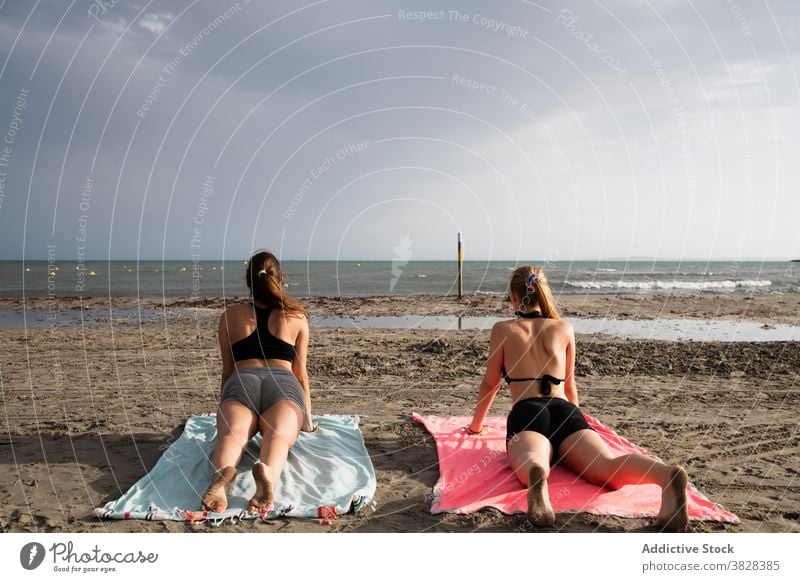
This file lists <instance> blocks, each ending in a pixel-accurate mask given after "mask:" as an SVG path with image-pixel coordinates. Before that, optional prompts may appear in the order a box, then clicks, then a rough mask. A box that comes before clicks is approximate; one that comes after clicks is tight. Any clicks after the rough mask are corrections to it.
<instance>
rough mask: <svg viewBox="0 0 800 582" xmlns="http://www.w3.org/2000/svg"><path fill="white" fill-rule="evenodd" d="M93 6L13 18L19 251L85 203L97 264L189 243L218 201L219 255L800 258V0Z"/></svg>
mask: <svg viewBox="0 0 800 582" xmlns="http://www.w3.org/2000/svg"><path fill="white" fill-rule="evenodd" d="M69 6H70V4H69V3H66V2H64V3H50V4H46V5H45V4H40V5H37V6H36V9H35V10H34V11H33V13H32V14H30V10H31V5H30V4H29V3H27V2H22V1H19V0H17V1H11V0H9V1H8V2H6V3H5V4H4V5H3V8H2V10H0V51H2V52H0V56H1V57H2V59H0V61H5V60H6V57H8V60H7V65H6V67H5V69H4V71H3V74H2V78H1V79H0V81H2V83H1V84H0V86H2V93H1V94H0V133H2V134H5V133H6V129H7V128H8V127H9V123H11V120H12V117H13V112H14V109H15V103H16V102H17V97H18V94H19V92H20V90H21V89H26V90H28V91H29V98H28V106H27V108H26V109H25V110H24V115H23V118H22V126H21V128H20V130H19V132H18V134H17V136H16V140H15V143H14V144H13V151H12V154H11V158H10V163H9V165H8V167H7V168H0V170H5V171H6V173H7V177H6V180H5V182H4V184H5V185H4V190H3V194H4V198H2V199H0V200H1V201H2V205H0V243H2V247H0V248H2V252H1V253H0V258H5V259H12V258H19V257H21V256H22V254H23V251H24V253H25V256H26V257H29V258H37V257H42V256H44V255H45V253H46V247H47V245H48V244H56V245H57V248H58V250H59V255H60V256H61V257H62V259H64V260H68V259H70V258H73V257H74V255H75V253H76V242H75V236H76V230H77V229H78V224H79V221H80V220H81V217H82V216H84V217H85V218H86V219H87V220H86V221H87V222H88V228H87V232H88V236H87V241H86V246H87V248H88V254H89V255H90V256H92V257H97V258H104V257H108V256H109V253H110V254H111V256H112V258H117V257H120V258H128V257H136V256H141V257H146V258H159V257H162V256H165V257H166V258H182V257H187V256H188V255H189V253H190V245H189V243H190V240H191V238H192V236H193V233H194V232H195V228H197V227H198V225H197V222H196V221H197V220H198V213H199V212H200V211H202V210H203V208H202V206H201V205H202V204H206V206H207V207H208V208H207V212H204V215H203V216H202V223H201V225H200V226H201V231H202V236H201V238H202V243H201V247H200V252H201V254H202V256H203V258H208V259H211V258H219V257H222V256H223V254H224V256H225V257H226V258H239V257H240V256H242V255H246V254H247V253H248V252H250V250H251V249H252V248H254V247H264V246H269V247H272V248H279V247H280V248H281V251H282V254H283V256H285V257H287V258H300V257H305V256H307V255H310V256H312V257H315V258H317V257H318V258H334V257H335V256H337V253H340V255H341V256H342V257H345V258H364V259H369V258H384V259H386V258H390V257H391V256H392V248H393V247H395V246H396V245H397V244H398V241H400V240H401V239H402V237H403V236H405V235H406V234H409V235H410V236H411V238H412V239H414V241H415V249H416V251H415V252H416V253H417V254H416V255H415V258H416V259H422V258H439V257H444V256H448V255H449V252H450V250H451V249H450V246H452V245H451V244H450V243H451V239H452V238H453V236H454V233H455V231H456V230H457V229H461V230H463V231H464V232H465V238H466V240H468V241H469V247H468V248H469V249H470V252H471V253H473V254H472V256H473V257H475V258H498V259H499V258H515V257H517V256H519V255H520V254H522V255H524V256H526V257H530V256H542V254H543V253H544V252H551V253H555V254H557V255H558V256H559V257H560V258H562V259H569V258H589V257H597V256H598V255H602V256H628V255H636V256H641V255H656V256H664V257H667V256H669V257H674V256H692V257H703V258H705V257H711V258H714V257H733V256H739V255H742V256H748V257H757V256H768V257H784V256H787V255H789V254H791V253H793V252H794V253H796V252H797V251H798V250H800V249H798V248H797V247H798V244H799V243H800V241H798V240H797V236H796V228H795V227H794V225H793V221H792V217H793V216H797V213H798V210H800V207H799V205H800V203H798V201H797V197H796V196H793V195H792V193H793V192H795V191H796V188H797V186H798V182H800V180H798V174H797V172H798V170H797V169H796V164H795V163H793V160H794V159H796V158H797V155H798V153H800V152H798V147H797V143H796V140H794V139H793V137H792V136H794V135H796V134H797V130H798V129H800V128H798V116H797V103H798V97H800V90H798V79H797V65H798V63H797V60H798V59H797V54H798V40H797V31H796V30H795V29H794V28H792V26H793V24H792V23H796V22H797V12H798V7H797V6H796V5H790V4H785V3H769V4H763V5H758V6H755V5H743V4H742V5H740V4H737V3H735V2H719V3H703V4H700V5H698V4H689V3H684V2H669V3H665V2H658V3H650V4H649V5H648V4H636V5H631V4H630V3H628V2H622V1H618V2H606V3H603V4H602V5H601V4H592V5H589V4H586V3H578V2H571V3H564V4H553V3H541V5H540V6H541V7H537V5H535V4H533V3H528V2H522V1H520V2H504V3H501V4H498V3H492V2H488V1H485V2H478V1H472V2H457V3H456V2H434V3H431V2H388V1H383V2H366V1H365V2H355V3H346V4H343V3H335V2H316V3H314V2H309V3H308V4H307V5H306V7H302V6H301V5H298V4H296V3H294V2H288V1H286V2H270V3H268V4H266V3H265V4H261V3H248V2H245V1H244V0H240V1H239V2H238V3H236V2H232V3H215V2H208V1H202V2H200V1H198V2H186V1H185V0H184V1H183V2H170V3H164V2H161V3H159V2H150V3H145V2H142V1H139V2H137V3H132V2H124V1H121V2H117V3H113V2H106V4H105V6H106V8H105V13H101V12H100V9H99V8H97V7H98V6H100V4H98V3H92V2H89V1H80V0H79V1H76V2H75V3H74V4H73V5H72V7H71V9H69V10H68V7H69ZM93 6H94V7H95V8H93ZM90 11H91V12H94V14H90ZM419 11H424V12H426V13H428V14H426V15H425V16H426V18H425V19H422V18H421V17H420V15H419V14H417V12H419ZM456 12H457V14H456ZM29 14H30V18H29ZM26 20H27V23H26ZM24 23H26V24H24ZM23 24H24V28H23ZM20 31H21V34H19V39H18V40H16V44H15V39H16V38H17V35H18V33H20ZM87 32H88V36H87ZM12 46H13V50H12ZM45 47H46V50H45ZM62 78H63V81H62ZM357 144H366V145H364V147H363V148H362V149H361V150H358V149H356V150H355V151H354V152H350V151H349V150H348V147H353V146H356V145H357ZM341 152H346V153H344V154H342V153H341ZM340 158H341V159H340ZM330 159H332V160H334V161H333V163H328V162H327V160H330ZM34 160H35V166H34ZM321 167H322V168H325V170H324V171H322V172H320V171H318V169H319V168H321ZM209 176H210V177H211V178H212V181H213V185H214V187H213V191H214V192H213V196H211V197H208V196H204V194H203V184H204V182H206V181H207V180H208V178H209ZM87 179H89V180H91V183H92V185H93V191H92V192H91V196H90V198H91V200H90V203H89V205H88V209H87V210H82V207H81V201H82V200H84V199H85V198H86V194H85V192H84V190H85V184H86V182H87ZM29 189H30V198H28V193H29V192H28V191H29ZM82 196H83V197H82ZM84 207H85V208H87V207H86V204H84ZM26 212H27V213H26ZM764 229H768V230H770V231H771V232H773V233H774V234H773V236H771V237H768V238H766V237H764V236H763V232H764ZM532 232H533V233H536V234H537V236H532V235H531V233H532ZM23 233H24V245H23ZM281 245H283V246H282V247H281Z"/></svg>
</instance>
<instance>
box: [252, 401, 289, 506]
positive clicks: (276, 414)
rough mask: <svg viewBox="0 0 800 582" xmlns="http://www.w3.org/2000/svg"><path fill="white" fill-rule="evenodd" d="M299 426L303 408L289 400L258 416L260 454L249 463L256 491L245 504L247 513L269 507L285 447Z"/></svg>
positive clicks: (286, 449)
mask: <svg viewBox="0 0 800 582" xmlns="http://www.w3.org/2000/svg"><path fill="white" fill-rule="evenodd" d="M301 426H303V411H302V410H301V409H300V407H299V406H298V405H297V404H296V403H295V402H293V401H291V400H278V401H277V402H276V403H275V404H273V405H272V406H271V407H269V408H268V409H267V410H265V411H264V412H263V413H262V414H261V416H260V417H259V419H258V428H259V430H260V431H261V453H260V455H259V458H258V461H256V464H255V465H253V477H254V478H255V481H256V494H255V495H254V496H253V498H252V499H251V500H250V503H248V504H247V511H248V513H261V512H263V511H268V510H269V509H271V507H272V501H273V489H274V486H275V483H277V482H278V478H279V477H280V474H281V471H283V466H284V464H286V457H287V456H288V455H289V447H291V446H292V445H293V444H294V443H295V441H296V440H297V435H298V434H299V433H300V427H301Z"/></svg>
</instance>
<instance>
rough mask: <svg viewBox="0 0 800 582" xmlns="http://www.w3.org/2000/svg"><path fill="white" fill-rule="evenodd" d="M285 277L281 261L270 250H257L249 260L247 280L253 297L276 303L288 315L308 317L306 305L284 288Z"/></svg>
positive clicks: (261, 301) (265, 303)
mask: <svg viewBox="0 0 800 582" xmlns="http://www.w3.org/2000/svg"><path fill="white" fill-rule="evenodd" d="M285 279H286V276H285V275H284V273H283V271H282V270H281V263H280V261H278V258H277V257H276V256H275V255H273V254H272V253H270V252H269V251H260V252H257V253H256V254H254V255H253V256H252V257H251V258H250V260H249V261H248V262H247V272H246V273H245V280H246V281H247V287H248V288H249V289H250V293H251V294H252V295H253V299H255V300H256V301H259V302H260V303H263V304H264V305H269V306H272V305H276V306H278V307H280V308H281V309H282V310H283V312H284V314H286V315H305V316H306V317H308V312H307V311H306V309H305V307H303V305H302V304H301V303H300V302H299V301H297V300H296V299H294V298H293V297H291V296H290V295H289V294H288V293H286V291H285V290H284V288H283V282H284V280H285Z"/></svg>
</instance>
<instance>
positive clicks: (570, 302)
mask: <svg viewBox="0 0 800 582" xmlns="http://www.w3.org/2000/svg"><path fill="white" fill-rule="evenodd" d="M296 297H297V298H299V299H300V300H301V301H302V303H303V304H304V305H305V306H306V308H307V309H308V311H309V313H310V314H312V315H320V316H332V315H342V316H362V315H364V316H370V315H379V316H382V315H420V316H427V315H449V316H508V317H512V312H513V310H512V307H511V304H510V303H509V302H508V301H507V300H506V296H505V294H504V293H481V294H478V295H472V294H468V295H465V296H464V298H463V299H461V300H459V299H457V297H456V296H455V295H432V294H428V295H421V294H419V295H360V296H314V297H301V296H296ZM248 299H249V298H248V297H247V296H242V295H235V296H230V297H203V298H198V299H190V298H186V297H172V298H170V297H167V298H161V297H158V298H152V297H151V298H141V299H137V298H136V297H111V298H108V297H91V298H79V297H74V296H72V297H60V298H53V299H50V298H47V297H35V298H26V299H24V300H23V299H22V298H9V297H0V310H22V309H31V310H48V309H49V310H53V311H55V312H58V311H60V310H64V311H73V310H74V311H79V310H80V309H81V308H84V309H92V310H108V309H109V307H111V308H113V309H130V310H136V309H142V310H162V309H167V310H169V309H187V308H188V309H192V308H199V309H202V310H203V311H204V313H206V315H209V314H211V313H212V312H213V311H218V312H221V311H222V310H223V309H224V308H225V307H227V306H230V305H233V304H236V303H242V302H244V301H247V300H248ZM558 305H559V308H560V309H561V313H562V315H563V316H564V317H565V318H569V317H580V318H613V319H706V320H750V321H759V322H762V323H765V324H769V323H782V324H789V325H798V324H800V293H782V294H775V293H750V294H748V293H743V292H737V293H730V292H728V293H710V292H704V293H701V294H691V295H688V294H687V295H676V294H663V295H659V294H645V293H627V294H626V293H616V294H593V293H582V294H569V295H561V296H560V297H558Z"/></svg>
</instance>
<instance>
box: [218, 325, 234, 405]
mask: <svg viewBox="0 0 800 582" xmlns="http://www.w3.org/2000/svg"><path fill="white" fill-rule="evenodd" d="M218 335H219V350H220V352H221V355H222V379H221V381H220V385H219V397H220V399H222V389H223V388H224V387H225V382H227V381H228V378H230V376H231V374H233V370H234V365H233V355H232V354H231V344H230V341H229V339H228V312H227V311H225V312H223V314H222V316H221V317H220V318H219V332H218Z"/></svg>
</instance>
